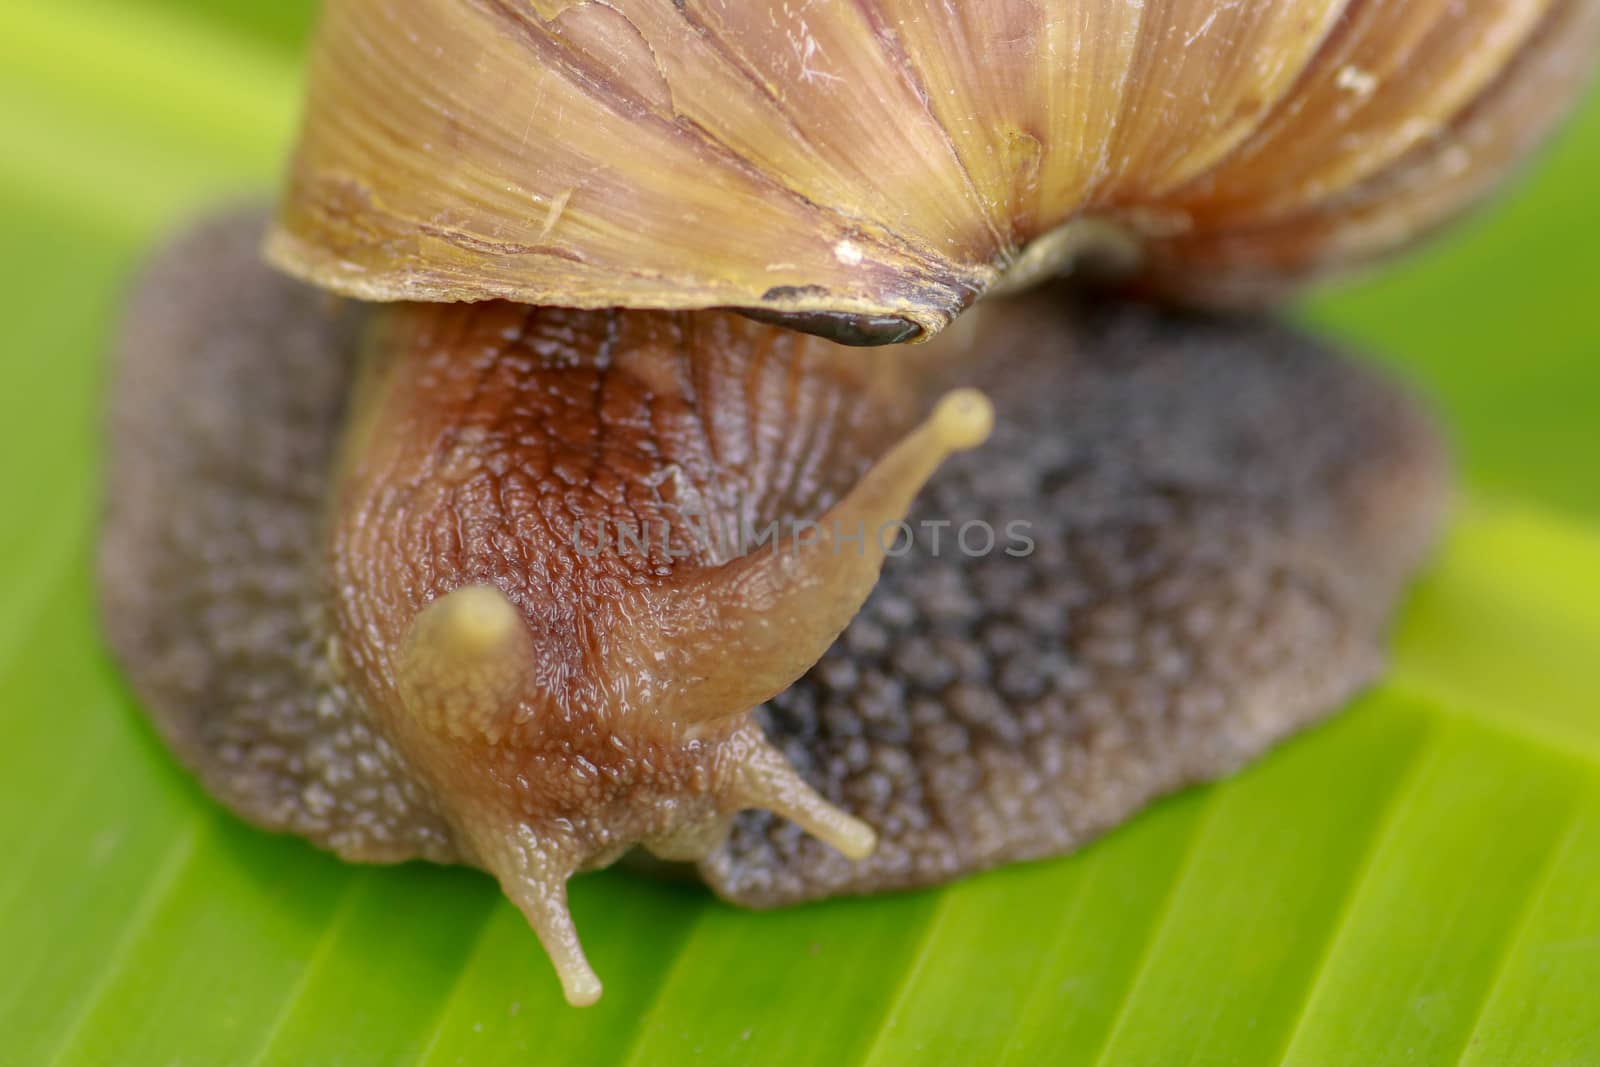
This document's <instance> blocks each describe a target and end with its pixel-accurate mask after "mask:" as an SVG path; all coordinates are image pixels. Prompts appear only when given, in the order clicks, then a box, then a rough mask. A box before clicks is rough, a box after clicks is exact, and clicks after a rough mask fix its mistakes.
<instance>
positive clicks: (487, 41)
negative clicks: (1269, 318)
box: [268, 0, 1600, 341]
mask: <svg viewBox="0 0 1600 1067" xmlns="http://www.w3.org/2000/svg"><path fill="white" fill-rule="evenodd" d="M1597 37H1600V0H1481V2H1477V0H1475V2H1472V3H1462V2H1461V0H1405V2H1391V0H1252V2H1247V3H1232V4H1220V3H1215V2H1213V0H1162V2H1156V0H1150V2H1146V3H1127V2H1123V0H970V2H963V3H959V4H956V3H950V2H948V0H822V2H811V3H804V4H800V3H784V4H780V3H767V2H757V0H741V2H737V3H734V2H729V0H673V2H671V3H668V2H666V0H532V2H531V3H530V2H519V3H512V2H509V0H330V2H329V3H328V4H327V5H326V9H325V12H324V15H323V22H322V27H321V32H320V34H319V37H318V43H317V46H316V51H315V54H314V56H313V60H312V65H311V93H310V97H309V104H308V108H307V112H306V118H305V125H304V130H303V134H302V137H301V141H300V145H299V149H298V151H297V152H296V155H295V158H294V162H293V165H292V167H291V170H290V179H289V186H288V191H287V194H286V197H285V199H284V202H283V206H282V211H281V216H280V220H279V225H278V226H277V227H276V229H275V230H274V232H273V234H272V236H271V239H270V241H269V244H268V247H269V251H270V254H271V256H272V258H273V260H274V262H276V263H277V264H278V265H280V266H282V267H284V268H286V269H288V270H290V271H291V272H293V273H295V274H297V275H299V276H300V277H302V278H304V279H307V280H310V281H313V282H315V283H317V284H319V285H322V286H325V287H328V288H331V289H334V290H336V291H338V292H341V293H345V294H348V295H352V296H357V297H362V298H367V299H380V300H396V299H407V300H430V301H438V300H446V301H449V300H483V299H488V298H496V297H499V298H507V299H512V300H517V301H521V302H525V303H532V304H555V305H562V306H569V307H608V306H626V307H649V308H708V307H719V306H720V307H734V308H742V309H754V310H758V311H761V312H764V313H766V314H768V315H789V316H794V317H795V319H794V321H796V322H798V323H800V324H801V325H803V326H806V327H808V328H814V329H817V330H819V331H822V332H828V331H830V330H831V331H833V332H835V333H836V334H838V335H840V336H846V337H852V338H853V339H854V340H858V341H872V340H898V339H902V338H904V337H905V336H907V331H914V330H921V331H922V332H924V333H925V334H928V335H931V334H932V333H934V332H937V331H938V330H939V329H940V328H942V327H943V326H944V325H945V324H946V323H947V322H949V321H950V320H951V319H952V318H953V317H954V316H955V315H956V314H958V313H959V312H960V311H961V310H962V309H963V308H965V307H967V306H968V305H969V304H970V303H972V302H973V301H974V300H975V299H976V298H977V297H979V296H980V295H981V294H983V293H984V292H985V291H987V290H989V289H990V288H991V287H993V286H995V285H996V284H997V283H998V284H1003V285H1009V284H1011V282H1013V281H1016V280H1019V279H1030V278H1033V277H1036V276H1038V275H1039V274H1041V273H1049V272H1050V271H1053V270H1058V269H1062V268H1064V267H1067V266H1069V265H1070V263H1071V262H1072V261H1074V260H1076V259H1078V258H1081V257H1082V256H1084V255H1090V254H1094V253H1099V254H1100V255H1101V258H1108V259H1110V260H1112V261H1115V262H1116V263H1117V264H1118V265H1120V266H1122V267H1127V266H1129V265H1136V264H1143V275H1144V278H1145V282H1146V284H1150V285H1154V286H1156V287H1159V288H1161V289H1163V290H1166V291H1168V292H1174V293H1180V294H1184V295H1187V296H1190V297H1197V298H1204V299H1212V300H1233V301H1238V300H1252V299H1259V298H1261V297H1262V296H1264V295H1270V294H1271V293H1274V292H1276V291H1278V290H1280V289H1281V288H1283V287H1284V286H1285V285H1286V284H1290V283H1293V282H1296V281H1299V280H1301V279H1303V278H1306V277H1310V276H1315V275H1319V274H1322V273H1324V272H1327V271H1330V270H1341V269H1348V268H1350V267H1352V266H1357V265H1360V264H1362V263H1366V262H1368V261H1370V260H1372V259H1373V258H1375V257H1378V256H1381V255H1383V254H1385V253H1387V252H1389V251H1391V250H1393V249H1396V248H1399V247H1402V246H1404V245H1405V244H1407V243H1408V242H1409V241H1411V240H1412V239H1413V238H1414V237H1415V236H1416V235H1417V234H1419V233H1421V232H1424V231H1427V230H1430V229H1432V228H1433V227H1435V226H1437V225H1438V224H1440V223H1441V222H1442V221H1444V220H1446V219H1448V218H1450V217H1452V216H1454V215H1455V214H1457V213H1458V212H1459V211H1461V210H1462V209H1463V208H1464V207H1465V206H1467V205H1468V204H1470V203H1471V202H1473V201H1474V200H1475V199H1476V198H1478V197H1479V196H1481V195H1482V194H1483V192H1484V191H1485V190H1486V189H1487V188H1489V187H1490V186H1491V185H1493V184H1494V182H1495V181H1496V180H1497V179H1498V178H1499V177H1500V176H1501V175H1502V174H1503V173H1504V172H1505V171H1506V169H1507V168H1508V167H1509V166H1510V165H1512V164H1513V163H1514V162H1515V161H1516V160H1517V159H1519V158H1520V157H1521V156H1522V155H1523V154H1524V153H1525V152H1526V151H1527V150H1528V148H1529V147H1530V146H1531V145H1532V144H1533V143H1534V142H1535V141H1536V140H1537V139H1538V138H1539V137H1540V136H1542V135H1543V133H1544V132H1545V131H1546V130H1547V129H1548V128H1549V127H1550V125H1551V124H1552V122H1553V121H1554V120H1555V119H1556V117H1558V116H1559V115H1560V114H1561V113H1562V112H1563V111H1564V110H1565V108H1566V106H1567V105H1568V103H1569V102H1570V100H1571V99H1572V98H1573V96H1574V95H1575V93H1576V90H1577V88H1578V86H1579V85H1580V84H1581V83H1582V81H1583V75H1584V72H1585V68H1586V61H1587V59H1588V57H1589V55H1590V54H1591V53H1592V51H1593V47H1594V43H1595V41H1596V39H1597ZM841 316H842V317H843V322H844V325H843V326H841V325H840V323H841Z"/></svg>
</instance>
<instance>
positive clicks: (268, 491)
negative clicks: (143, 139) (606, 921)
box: [100, 211, 455, 862]
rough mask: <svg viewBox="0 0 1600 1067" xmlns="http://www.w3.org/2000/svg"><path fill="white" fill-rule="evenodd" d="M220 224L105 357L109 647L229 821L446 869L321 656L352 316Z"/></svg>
mask: <svg viewBox="0 0 1600 1067" xmlns="http://www.w3.org/2000/svg"><path fill="white" fill-rule="evenodd" d="M265 225H266V216H265V214H264V213H262V212H259V211H250V212H245V213H241V214H239V215H237V216H222V217H219V218H217V219H215V220H212V221H210V222H207V223H205V224H203V225H201V226H199V227H197V228H196V229H195V230H193V231H192V232H190V233H188V234H185V235H184V236H183V237H181V238H180V239H179V240H178V241H176V242H175V243H174V244H173V245H172V246H171V247H169V248H167V249H166V250H164V251H163V252H162V253H161V255H160V256H159V257H158V258H157V259H156V261H155V262H154V263H152V264H151V265H150V267H149V268H148V269H147V270H146V272H145V274H144V277H143V278H142V279H141V280H140V283H139V285H138V287H137V289H136V291H135V293H134V295H133V299H132V301H131V303H130V306H129V309H128V312H127V316H126V318H125V320H124V325H123V333H122V337H121V341H120V344H119V346H118V351H117V353H116V356H115V367H114V376H113V380H112V385H111V420H110V441H109V445H110V448H109V451H108V455H107V471H106V485H107V511H106V516H105V521H104V524H103V533H102V536H101V543H100V596H101V609H102V610H101V615H102V618H103V620H104V625H105V629H106V634H107V637H108V638H109V640H110V643H111V647H112V649H113V650H114V651H115V652H116V654H117V658H118V659H119V660H120V661H121V662H122V664H123V666H124V667H125V669H126V671H127V674H128V677H129V679H130V680H131V682H132V684H133V687H134V689H135V690H136V691H137V693H138V695H139V697H140V699H141V701H142V702H143V703H144V705H145V707H147V708H148V709H149V711H150V715H151V717H152V719H153V720H154V721H155V724H156V726H157V728H158V729H159V730H160V731H161V733H162V736H163V737H164V738H165V739H166V741H167V743H168V744H169V745H171V746H172V748H173V749H174V750H175V751H176V752H177V753H178V755H179V757H180V758H181V759H182V760H183V761H184V763H185V764H187V765H188V766H189V767H190V768H191V769H192V770H194V772H195V773H196V774H198V775H199V776H200V779H201V781H202V782H204V784H205V786H206V789H207V790H208V791H210V792H211V793H212V795H214V796H216V797H217V798H218V799H220V800H222V801H223V803H225V804H227V805H228V807H230V808H231V809H233V810H234V811H235V812H237V813H238V814H239V815H241V816H243V817H244V818H245V819H248V820H249V821H251V822H253V823H256V824H257V825H259V826H263V827H265V828H267V829H269V830H280V831H286V832H290V833H296V834H300V835H302V836H305V837H308V838H310V839H311V840H313V841H315V842H317V843H318V844H320V845H322V846H324V847H326V848H330V849H332V850H334V851H335V852H338V853H339V854H340V855H342V856H345V857H347V858H349V859H357V860H373V861H384V860H404V859H410V858H412V857H414V856H423V857H427V858H429V859H437V860H440V861H441V862H448V861H451V860H453V859H455V852H454V849H453V846H452V845H451V844H450V835H449V831H448V829H447V828H446V826H445V823H444V821H443V820H442V819H441V818H440V816H439V814H438V810H437V808H436V807H435V806H434V804H433V802H432V800H431V798H430V797H429V796H428V795H427V793H426V792H425V791H424V790H423V789H421V788H420V787H419V786H418V785H417V784H416V783H415V780H414V778H413V777H412V776H411V774H410V773H409V771H408V769H407V768H406V767H405V766H404V764H403V762H402V760H401V757H400V756H399V754H398V753H396V752H395V751H394V750H393V748H392V747H391V746H390V745H389V744H388V743H387V742H386V741H385V740H384V739H383V738H382V737H381V736H379V735H377V734H375V733H374V732H373V731H372V730H371V729H370V728H369V727H368V725H367V720H366V717H365V716H363V715H360V714H357V713H356V712H355V710H354V709H352V707H351V698H350V696H349V694H347V693H346V692H345V691H344V690H343V689H342V688H341V687H340V686H339V685H338V684H337V683H336V681H335V679H334V677H333V672H332V671H331V670H330V669H329V664H330V662H331V659H332V657H331V656H329V655H328V653H327V642H328V640H329V637H328V635H329V633H330V632H331V627H330V626H329V622H328V619H327V617H326V614H325V611H324V606H325V604H326V600H327V598H326V596H325V593H324V586H323V576H322V567H321V559H322V556H321V553H322V549H323V544H324V536H323V525H322V516H323V512H324V508H325V505H326V498H327V495H328V491H329V486H330V481H331V478H332V467H333V463H334V457H335V453H336V451H337V449H338V445H339V440H340V436H341V435H340V427H341V425H342V423H343V421H344V415H345V411H346V410H347V408H348V406H349V397H348V393H349V390H350V388H351V384H352V380H353V378H354V369H355V360H356V353H357V350H358V347H359V344H358V339H359V334H360V330H361V326H362V320H363V319H364V317H365V316H364V315H363V313H362V309H361V308H360V307H358V306H356V305H351V304H346V303H343V302H340V301H336V300H334V299H332V298H330V297H328V296H326V295H324V294H322V293H319V292H317V291H316V290H314V289H311V288H309V287H307V286H305V285H301V284H300V283H298V282H293V281H290V280H288V279H286V278H284V277H282V276H281V275H278V274H276V273H275V272H273V271H271V270H269V269H268V268H267V267H266V266H265V265H264V264H262V263H261V262H260V257H259V256H258V254H257V247H258V245H259V243H260V238H261V233H262V230H263V227H264V226H265Z"/></svg>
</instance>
